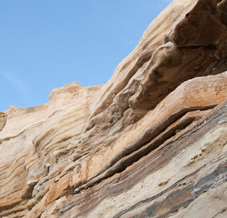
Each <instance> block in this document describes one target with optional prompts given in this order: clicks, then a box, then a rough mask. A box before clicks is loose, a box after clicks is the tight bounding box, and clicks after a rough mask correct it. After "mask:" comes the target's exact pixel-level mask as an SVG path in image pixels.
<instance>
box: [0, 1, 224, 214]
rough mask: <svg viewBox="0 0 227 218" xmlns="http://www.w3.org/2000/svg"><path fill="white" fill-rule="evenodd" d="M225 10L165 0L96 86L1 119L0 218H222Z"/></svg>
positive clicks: (62, 93)
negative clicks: (106, 78) (110, 72)
mask: <svg viewBox="0 0 227 218" xmlns="http://www.w3.org/2000/svg"><path fill="white" fill-rule="evenodd" d="M226 61H227V1H226V0H222V1H221V0H174V1H173V2H172V3H171V4H170V5H169V6H168V7H167V8H166V9H165V10H164V11H163V12H162V13H161V14H160V15H159V16H158V17H157V18H156V19H155V20H154V21H153V22H152V23H151V24H150V25H149V27H148V29H147V30H146V31H145V33H144V34H143V37H142V38H141V40H140V42H139V44H138V46H137V47H136V48H135V49H134V51H133V52H132V53H131V54H130V55H129V56H128V57H126V58H125V59H124V60H123V61H122V62H121V63H120V64H119V65H118V66H117V68H116V70H115V71H114V73H113V76H112V77H111V78H110V80H109V81H108V82H107V84H105V85H101V86H94V87H86V88H85V87H82V86H81V85H79V84H78V83H76V82H74V83H71V84H68V85H66V86H64V87H62V88H58V89H54V90H53V91H52V92H51V93H50V96H49V103H47V104H43V105H39V106H36V107H31V108H19V107H14V106H11V107H10V108H9V109H8V110H7V111H5V112H4V113H3V112H2V113H0V217H9V218H16V217H26V218H29V217H30V218H45V217H46V218H54V217H63V218H71V217H83V218H84V217H91V218H94V217H99V218H101V217H103V218H109V217H115V218H117V217H127V218H128V217H177V218H180V217H188V218H189V217H190V218H191V217H207V218H208V217H216V218H221V217H227V189H226V188H227V183H226V181H227V100H226V99H227V72H226V70H227V63H226Z"/></svg>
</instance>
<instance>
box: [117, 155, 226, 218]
mask: <svg viewBox="0 0 227 218" xmlns="http://www.w3.org/2000/svg"><path fill="white" fill-rule="evenodd" d="M226 156H227V152H226V153H225V154H223V155H221V156H220V157H219V158H217V159H215V160H212V161H210V162H209V163H206V164H204V165H203V166H202V167H200V168H199V169H198V170H196V171H194V172H193V173H190V174H189V175H187V176H185V177H184V178H182V179H180V180H178V181H177V182H176V183H174V184H173V185H171V186H170V187H169V188H167V189H165V190H164V191H162V192H160V193H159V194H157V195H155V196H153V197H151V198H148V199H146V200H143V201H141V202H139V203H137V204H135V205H133V206H132V207H130V208H128V209H127V210H124V211H122V212H120V213H118V214H117V215H115V216H114V217H113V218H120V217H121V216H123V215H124V214H126V213H127V212H130V211H132V210H134V209H136V208H137V207H139V206H141V205H143V204H146V203H149V202H151V201H153V200H155V199H157V198H159V197H161V196H162V195H163V194H166V193H168V192H169V191H171V190H172V189H174V188H176V187H177V186H179V184H181V183H182V182H183V181H184V180H187V179H188V178H190V177H193V176H194V175H195V174H197V173H198V172H199V171H201V170H202V169H204V168H205V167H207V166H209V165H210V164H212V163H214V162H218V161H220V160H221V159H223V158H225V157H226ZM224 163H226V162H223V163H221V164H220V165H219V166H218V167H217V168H216V169H215V170H214V171H213V172H212V173H213V174H215V171H216V170H217V169H218V168H219V167H220V166H221V165H223V164H224ZM212 173H211V174H212ZM226 173H227V171H226ZM215 175H216V176H218V174H215ZM226 175H227V174H226ZM204 177H206V175H205V176H204ZM204 177H203V178H204ZM225 182H227V180H225V181H224V182H223V183H225ZM223 183H219V184H217V185H216V186H215V187H217V186H220V185H222V184H223ZM197 184H198V183H197ZM197 184H195V185H194V186H193V187H196V185H197ZM212 186H213V183H211V184H210V185H209V186H207V189H206V190H205V191H204V190H202V191H200V190H198V191H197V195H195V196H192V198H190V199H188V200H187V201H188V203H187V205H184V207H185V206H188V205H189V204H190V203H191V202H192V201H194V200H195V199H196V198H198V197H199V196H200V195H201V194H202V193H204V192H207V191H209V190H210V189H211V188H215V187H212ZM166 199H167V198H166ZM180 205H181V204H180ZM180 208H181V206H179V208H178V210H179V209H180ZM171 213H172V212H171ZM168 214H169V213H165V214H163V217H165V216H166V215H168Z"/></svg>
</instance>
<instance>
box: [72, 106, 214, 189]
mask: <svg viewBox="0 0 227 218" xmlns="http://www.w3.org/2000/svg"><path fill="white" fill-rule="evenodd" d="M210 108H211V107H203V108H201V107H200V108H199V109H200V110H202V109H203V110H206V109H210ZM212 108H213V107H212ZM195 110H198V108H186V109H183V110H181V111H179V112H178V113H177V115H176V114H172V117H171V116H170V118H169V119H168V120H171V119H172V118H174V119H172V122H171V123H168V120H167V123H166V125H165V126H164V127H163V126H162V128H161V129H159V131H158V132H156V134H154V135H152V133H153V132H152V133H151V135H152V136H151V137H149V139H148V140H146V141H144V142H143V141H142V140H143V139H142V140H140V141H139V142H136V143H134V144H131V145H129V146H127V148H126V149H124V150H123V151H121V152H120V153H119V154H118V155H117V156H115V157H114V158H113V159H112V160H111V161H110V162H109V163H108V164H107V165H106V166H105V167H103V169H101V170H100V172H99V173H98V174H97V175H96V176H94V177H93V178H91V179H90V180H89V181H88V182H87V184H85V185H83V184H82V185H81V187H79V185H76V186H75V187H74V188H78V190H82V189H87V188H89V187H91V186H94V185H95V184H97V183H99V182H100V181H101V180H103V179H106V178H108V177H111V176H113V175H114V174H116V173H120V172H122V171H123V170H125V169H126V168H127V167H129V166H130V165H132V164H133V163H135V162H137V161H138V160H139V159H141V158H142V157H144V156H146V155H148V154H149V153H150V152H151V151H153V150H154V149H156V148H158V147H159V146H160V145H161V144H162V143H163V142H164V141H166V140H167V139H168V138H171V137H172V136H173V135H170V136H169V137H168V138H164V139H163V140H162V141H160V142H159V143H157V144H156V145H155V146H154V144H155V143H154V144H152V143H151V145H149V147H148V148H145V149H144V150H143V147H144V146H145V145H147V144H149V143H150V142H151V140H153V139H154V138H155V137H157V136H158V135H159V134H161V133H162V132H164V131H165V130H166V129H167V128H168V127H169V126H170V125H171V124H173V123H175V122H176V121H177V120H179V119H180V118H182V117H183V116H185V114H186V113H188V112H191V111H195ZM188 125H189V124H188ZM155 131H157V130H155ZM148 134H149V133H145V134H144V135H145V136H144V137H146V136H147V135H148ZM141 141H142V143H141V144H140V142H141ZM138 151H139V154H138ZM135 152H137V153H135ZM134 153H135V154H134ZM123 158H125V160H123V162H120V161H122V159H123ZM106 171H107V172H106Z"/></svg>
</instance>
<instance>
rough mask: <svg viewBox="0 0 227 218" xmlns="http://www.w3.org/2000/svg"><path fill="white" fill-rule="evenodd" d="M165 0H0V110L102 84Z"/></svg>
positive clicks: (155, 15)
mask: <svg viewBox="0 0 227 218" xmlns="http://www.w3.org/2000/svg"><path fill="white" fill-rule="evenodd" d="M170 2H171V0H66V1H63V0H36V1H35V0H20V1H18V0H10V1H9V0H0V29H1V34H0V83H1V85H0V93H1V104H0V111H5V110H6V109H7V108H8V107H9V106H10V105H15V106H19V107H31V106H35V105H39V104H43V103H47V102H48V95H49V93H50V91H51V90H52V89H54V88H57V87H61V86H64V85H66V84H68V83H71V82H74V81H77V82H79V83H80V84H81V85H83V86H92V85H99V84H104V83H106V82H107V81H108V79H109V78H110V77H111V75H112V74H113V71H114V69H115V68H116V67H117V65H118V64H119V63H120V61H121V60H122V59H123V58H125V57H126V56H127V55H128V54H129V53H130V52H131V51H132V50H133V49H134V48H135V46H136V45H137V44H138V42H139V40H140V38H141V37H142V34H143V32H144V31H145V30H146V28H147V27H148V25H149V24H150V23H151V21H152V20H153V19H154V18H155V17H157V15H158V14H159V13H160V12H161V11H162V10H163V9H164V8H165V7H166V6H167V5H168V4H169V3H170Z"/></svg>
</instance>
